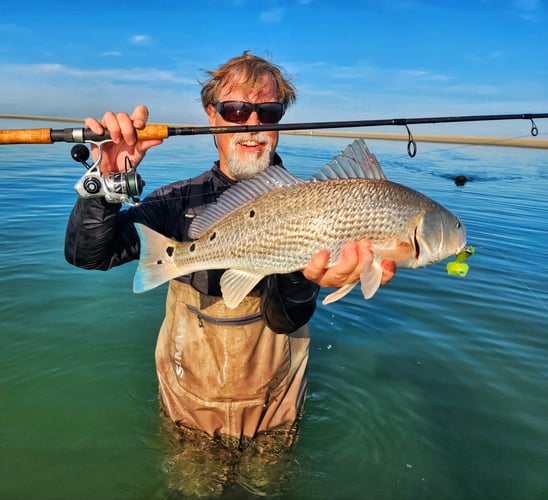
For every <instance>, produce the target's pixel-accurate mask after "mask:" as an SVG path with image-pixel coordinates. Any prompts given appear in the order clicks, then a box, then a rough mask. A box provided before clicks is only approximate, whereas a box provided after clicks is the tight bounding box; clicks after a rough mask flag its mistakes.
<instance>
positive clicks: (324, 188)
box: [134, 140, 466, 308]
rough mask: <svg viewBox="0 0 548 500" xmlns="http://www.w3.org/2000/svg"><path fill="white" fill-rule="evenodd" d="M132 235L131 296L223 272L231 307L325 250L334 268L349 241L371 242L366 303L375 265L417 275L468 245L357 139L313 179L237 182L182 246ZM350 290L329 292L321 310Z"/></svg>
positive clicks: (281, 175)
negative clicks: (135, 245) (136, 244)
mask: <svg viewBox="0 0 548 500" xmlns="http://www.w3.org/2000/svg"><path fill="white" fill-rule="evenodd" d="M136 227H137V231H138V233H139V236H140V239H141V257H140V262H139V265H138V268H137V272H136V275H135V279H134V291H135V292H136V293H139V292H144V291H147V290H150V289H152V288H154V287H156V286H158V285H160V284H162V283H164V282H166V281H168V280H170V279H173V278H176V277H179V276H182V275H185V274H190V273H193V272H196V271H200V270H205V269H226V271H225V272H224V274H223V275H222V278H221V291H222V294H223V298H224V300H225V303H226V305H227V306H228V307H230V308H234V307H237V305H238V304H239V303H240V302H241V301H242V299H243V298H244V297H245V296H246V295H247V294H248V293H249V292H250V291H251V290H252V289H253V288H254V287H255V286H256V285H257V283H259V281H260V280H261V279H262V278H264V277H265V276H267V275H270V274H284V273H290V272H294V271H297V270H301V269H303V268H304V267H306V265H307V264H308V263H309V262H310V261H311V260H312V258H313V257H314V256H315V255H316V254H317V252H319V251H320V250H322V249H327V250H329V252H330V253H331V258H330V262H329V264H328V266H331V265H333V264H335V263H336V262H337V261H338V260H339V259H340V256H341V248H342V246H343V245H344V243H345V242H348V241H352V240H361V239H367V240H369V241H370V242H371V249H372V252H373V254H374V257H375V258H374V261H373V264H372V265H371V266H370V267H368V268H367V269H365V270H364V271H363V272H362V274H361V276H360V282H361V289H362V292H363V295H364V297H365V298H366V299H369V298H371V297H372V296H373V295H374V294H375V292H376V291H377V289H378V288H379V286H380V283H381V277H382V269H381V266H380V262H381V260H382V259H388V260H392V261H395V262H396V266H397V267H407V268H417V267H423V266H427V265H430V264H433V263H435V262H438V261H440V260H443V259H445V258H447V257H449V256H451V255H457V254H459V253H460V252H461V251H462V250H463V249H464V247H465V245H466V231H465V228H464V226H463V224H462V222H461V221H460V219H459V218H458V217H456V216H455V215H453V214H452V213H451V212H450V211H449V210H447V209H446V208H444V207H443V206H441V205H440V204H439V203H437V202H435V201H433V200H432V199H430V198H428V197H427V196H425V195H423V194H421V193H419V192H417V191H415V190H413V189H410V188H408V187H406V186H403V185H401V184H397V183H394V182H390V181H388V180H387V179H386V177H385V175H384V173H383V171H382V169H381V167H380V165H379V163H378V161H377V159H376V158H375V157H374V156H373V154H372V153H370V151H369V150H368V149H367V146H366V145H365V142H364V141H363V140H357V141H355V142H354V143H352V144H351V145H350V146H348V148H347V149H346V150H345V151H343V152H342V153H341V154H339V156H337V157H336V158H334V159H333V160H332V161H331V162H330V163H328V164H327V165H326V166H325V168H324V169H322V170H321V171H320V172H319V173H318V174H316V175H315V176H314V177H313V178H312V179H311V180H310V181H305V180H303V179H301V178H299V177H296V176H294V175H292V174H290V173H289V172H288V171H287V170H285V169H284V168H283V167H280V166H272V167H269V168H268V169H266V170H264V171H263V172H260V173H259V174H257V175H256V176H255V177H253V178H252V179H249V180H246V181H242V182H240V183H238V184H237V185H235V186H234V187H232V188H230V189H229V190H227V191H226V192H225V193H223V194H222V195H221V196H220V197H219V200H218V202H217V203H216V204H214V205H210V206H208V207H207V208H206V209H205V211H204V212H203V213H202V214H201V215H199V216H198V217H196V219H195V220H194V221H193V222H192V225H191V227H190V231H189V236H190V238H192V239H193V240H194V241H190V242H185V243H181V242H177V241H173V240H171V239H169V238H167V237H165V236H163V235H161V234H159V233H157V232H155V231H153V230H151V229H150V228H148V227H146V226H144V225H141V224H136ZM354 286H355V284H352V285H347V286H345V287H343V288H341V289H339V290H337V291H335V292H334V293H331V294H330V295H328V296H327V297H326V298H325V300H324V303H329V302H333V301H335V300H338V299H340V298H342V297H344V296H345V295H346V294H347V293H349V292H350V290H352V288H353V287H354Z"/></svg>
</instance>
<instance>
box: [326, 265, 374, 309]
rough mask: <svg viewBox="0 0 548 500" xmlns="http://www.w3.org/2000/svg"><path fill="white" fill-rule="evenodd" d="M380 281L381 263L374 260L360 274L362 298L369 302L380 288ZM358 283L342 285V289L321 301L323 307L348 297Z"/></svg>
mask: <svg viewBox="0 0 548 500" xmlns="http://www.w3.org/2000/svg"><path fill="white" fill-rule="evenodd" d="M381 280H382V267H381V263H380V261H379V260H378V259H374V260H373V263H372V264H371V266H370V267H369V268H367V269H365V270H364V271H363V272H362V273H361V274H360V282H361V289H362V293H363V297H364V299H366V300H369V299H370V298H371V297H373V295H375V293H376V292H377V290H378V289H379V287H380V286H381ZM357 284H358V283H350V284H348V285H344V286H343V287H341V288H339V289H338V290H337V291H335V292H333V293H330V294H329V295H327V296H326V297H325V298H324V299H323V301H322V304H323V305H327V304H331V303H332V302H336V301H337V300H339V299H342V298H343V297H344V296H346V295H348V294H349V293H350V292H351V291H352V290H353V289H354V287H355V286H356V285H357Z"/></svg>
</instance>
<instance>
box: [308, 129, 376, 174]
mask: <svg viewBox="0 0 548 500" xmlns="http://www.w3.org/2000/svg"><path fill="white" fill-rule="evenodd" d="M335 179H383V180H384V179H386V176H385V175H384V172H383V171H382V168H381V166H380V164H379V162H378V160H377V158H375V155H374V154H373V153H371V151H369V149H368V148H367V146H366V144H365V141H364V140H363V139H357V140H356V141H354V142H353V143H352V144H350V145H349V146H348V147H347V148H346V149H345V150H344V151H342V152H341V153H340V154H339V155H338V156H336V157H335V158H333V159H332V160H331V161H330V162H329V163H328V164H327V165H326V166H325V167H324V168H323V169H322V170H320V171H319V172H318V173H317V174H315V175H314V176H313V177H312V180H313V181H330V180H335Z"/></svg>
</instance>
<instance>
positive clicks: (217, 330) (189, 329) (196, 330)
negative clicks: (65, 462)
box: [65, 52, 394, 446]
mask: <svg viewBox="0 0 548 500" xmlns="http://www.w3.org/2000/svg"><path fill="white" fill-rule="evenodd" d="M208 75H209V79H208V81H207V82H205V83H204V84H203V85H202V91H201V97H202V104H203V107H204V109H205V111H206V113H207V117H208V120H209V124H210V125H211V126H229V125H234V124H236V123H237V124H244V123H245V124H248V125H258V124H272V123H277V122H278V121H279V120H280V119H281V118H282V116H283V114H284V112H285V110H286V109H287V107H288V106H289V105H291V104H292V103H293V102H294V101H295V99H296V94H295V89H294V87H293V86H292V84H291V83H290V82H289V81H288V80H287V79H286V78H284V76H283V75H282V73H281V71H280V69H279V68H278V67H277V66H275V65H273V64H272V63H270V62H269V61H266V60H264V59H262V58H259V57H256V56H253V55H250V54H248V53H247V52H245V53H244V54H242V55H241V56H238V57H235V58H233V59H231V60H230V61H228V62H227V63H225V64H224V65H222V66H221V67H220V68H219V69H218V70H216V71H209V72H208ZM147 118H148V110H147V108H146V107H145V106H143V105H140V106H137V107H136V108H135V110H134V111H133V113H132V114H131V116H129V115H128V114H126V113H118V114H114V113H112V112H107V113H106V114H105V115H104V116H103V118H102V120H101V121H100V122H99V121H98V120H96V119H93V118H88V119H87V120H86V126H87V127H88V128H90V129H91V130H93V131H94V132H96V133H98V134H100V133H102V132H103V131H104V129H108V130H109V132H110V135H111V138H112V140H113V142H112V143H107V144H105V146H104V149H103V160H102V165H101V170H102V172H103V173H104V174H107V173H109V172H112V171H123V170H124V169H125V168H126V165H127V162H128V161H129V162H130V163H131V165H133V166H134V167H136V166H137V165H138V164H139V163H140V162H141V160H142V159H143V158H144V156H145V153H146V151H147V150H148V149H149V148H151V147H154V146H157V145H159V144H160V143H161V141H159V140H144V141H138V140H136V136H135V129H141V128H143V127H144V126H145V125H146V121H147ZM215 139H216V145H217V149H218V153H219V160H218V161H217V162H215V164H214V166H213V168H212V169H211V170H209V171H206V172H204V173H203V174H201V175H199V176H198V177H196V178H194V179H192V180H189V181H181V182H175V183H173V184H170V185H168V186H165V187H163V188H160V189H158V190H157V191H155V192H154V193H152V194H151V195H149V196H148V197H147V198H146V199H145V200H143V202H142V203H141V204H140V205H139V206H136V207H130V208H129V209H127V210H121V207H120V206H119V205H116V204H110V203H107V202H106V201H104V200H103V199H97V198H96V199H79V200H78V201H77V203H76V205H75V207H74V209H73V212H72V214H71V216H70V219H69V223H68V228H67V235H66V244H65V255H66V258H67V260H68V261H69V262H70V263H72V264H74V265H76V266H79V267H83V268H87V269H102V270H106V269H109V268H111V267H113V266H117V265H120V264H123V263H125V262H129V261H131V260H134V259H138V258H139V248H140V246H139V238H138V236H137V233H136V230H135V227H134V223H135V222H140V223H142V224H145V225H147V226H149V227H151V228H152V229H154V230H156V231H158V232H160V233H162V234H165V235H166V236H169V237H171V238H173V239H175V240H179V241H183V240H188V239H189V238H188V228H189V226H190V223H191V222H192V219H193V217H194V216H195V215H197V214H199V213H200V212H201V211H202V210H203V208H204V207H205V206H206V205H208V204H210V203H214V202H215V200H216V199H217V198H218V196H219V195H220V194H221V193H222V192H223V191H225V190H226V189H228V188H229V187H230V186H232V185H234V184H235V183H236V182H238V181H240V180H243V179H247V178H250V177H252V176H253V175H255V174H256V173H257V172H259V171H261V170H264V169H265V168H267V167H268V166H269V165H272V164H278V165H281V163H282V160H281V158H280V157H279V156H278V155H277V154H276V146H277V144H278V133H277V132H260V133H243V134H219V135H217V136H216V137H215ZM372 258H373V257H372V254H371V251H370V248H369V244H368V242H366V241H362V242H350V243H348V244H347V245H346V246H345V248H344V250H343V253H342V258H341V260H340V262H339V263H337V264H336V265H334V266H333V267H331V268H329V269H326V265H327V262H328V259H329V252H328V251H326V250H323V251H320V252H319V253H318V254H317V255H316V257H315V258H314V259H313V260H312V261H311V262H310V263H309V265H308V266H307V267H306V268H305V269H304V270H303V271H302V273H301V272H298V273H293V274H289V275H275V276H269V277H267V278H265V279H264V280H263V281H262V282H261V283H260V284H259V285H258V287H257V288H256V289H255V290H254V291H253V292H252V293H251V294H250V295H249V296H248V297H246V299H244V301H243V302H242V303H241V304H240V306H238V308H237V309H229V308H227V307H226V306H225V304H224V302H223V300H222V297H221V293H220V287H219V279H220V276H221V274H222V271H203V272H198V273H195V274H193V275H190V276H182V277H181V278H179V279H176V280H172V281H171V282H170V285H169V290H168V295H167V305H166V316H165V319H164V322H163V324H162V327H161V329H160V333H159V337H158V343H157V348H156V366H157V373H158V379H159V386H160V396H161V401H162V404H163V407H164V408H165V410H166V412H167V413H168V415H169V416H170V418H171V420H172V421H173V422H175V424H176V425H177V427H178V428H179V430H180V431H181V432H182V433H188V432H192V430H197V431H201V432H205V433H206V434H207V435H208V436H211V437H215V438H216V439H218V440H221V441H222V442H223V443H224V444H225V445H232V444H234V445H236V446H241V443H242V441H243V440H248V439H251V438H256V437H257V436H260V435H262V434H265V433H274V434H276V435H284V436H286V440H287V441H288V442H291V441H292V440H293V439H294V437H295V428H296V424H297V422H298V419H299V415H300V412H301V409H302V405H303V402H304V395H305V389H306V365H307V360H308V345H309V334H308V329H307V323H308V321H309V320H310V318H311V317H312V314H313V313H314V310H315V304H316V298H317V294H318V286H323V287H336V288H339V287H341V286H344V285H345V284H348V283H352V282H356V281H358V279H359V275H360V273H361V272H362V270H363V269H364V267H365V266H369V265H371V262H372ZM383 268H384V269H385V272H384V276H383V282H384V283H386V282H387V281H388V280H390V279H391V277H392V276H393V274H394V266H393V263H390V262H385V263H383Z"/></svg>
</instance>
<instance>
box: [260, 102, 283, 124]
mask: <svg viewBox="0 0 548 500" xmlns="http://www.w3.org/2000/svg"><path fill="white" fill-rule="evenodd" d="M257 109H258V113H259V121H260V122H261V123H267V124H272V123H278V122H279V121H280V120H281V119H282V116H283V114H284V107H283V104H281V103H279V102H267V103H264V104H259V105H258V106H257Z"/></svg>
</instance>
